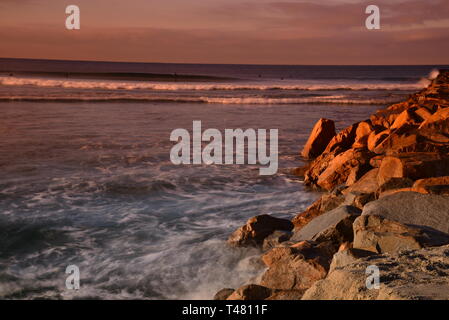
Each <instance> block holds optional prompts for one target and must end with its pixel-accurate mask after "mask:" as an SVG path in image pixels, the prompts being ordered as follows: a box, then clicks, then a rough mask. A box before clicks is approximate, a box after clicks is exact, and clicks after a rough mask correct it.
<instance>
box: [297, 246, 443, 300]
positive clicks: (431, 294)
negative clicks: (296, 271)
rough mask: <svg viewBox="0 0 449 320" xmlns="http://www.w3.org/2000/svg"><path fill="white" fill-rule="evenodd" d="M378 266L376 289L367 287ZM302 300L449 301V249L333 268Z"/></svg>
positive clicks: (376, 257) (376, 258)
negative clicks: (378, 282)
mask: <svg viewBox="0 0 449 320" xmlns="http://www.w3.org/2000/svg"><path fill="white" fill-rule="evenodd" d="M373 265H374V266H377V267H378V268H379V273H380V287H379V289H376V288H371V289H368V288H367V286H366V282H367V277H368V276H369V275H370V274H367V270H369V269H368V267H370V266H373ZM302 299H303V300H432V299H434V300H442V299H444V300H448V299H449V246H443V247H438V248H425V249H421V250H413V251H403V252H400V253H397V254H394V255H378V256H371V257H367V258H363V259H360V260H359V261H357V262H355V263H351V264H348V265H346V266H344V267H342V268H336V269H334V270H333V271H332V272H330V273H329V275H328V276H327V277H326V279H324V280H320V281H317V282H316V283H315V284H314V285H313V286H312V287H311V288H310V289H308V290H307V291H306V292H305V293H304V295H303V297H302Z"/></svg>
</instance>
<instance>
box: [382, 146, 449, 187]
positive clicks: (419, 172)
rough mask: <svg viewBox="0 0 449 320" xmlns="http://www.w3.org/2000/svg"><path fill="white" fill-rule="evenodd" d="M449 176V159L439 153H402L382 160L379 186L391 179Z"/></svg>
mask: <svg viewBox="0 0 449 320" xmlns="http://www.w3.org/2000/svg"><path fill="white" fill-rule="evenodd" d="M446 175H449V157H447V156H444V155H441V154H438V153H429V152H421V153H415V152H411V153H402V154H397V155H395V156H387V157H385V158H384V159H383V160H382V163H381V165H380V168H379V173H378V183H379V185H382V184H384V183H385V182H387V181H388V180H390V179H391V178H410V179H412V180H417V179H422V178H429V177H439V176H446Z"/></svg>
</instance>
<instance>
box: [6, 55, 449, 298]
mask: <svg viewBox="0 0 449 320" xmlns="http://www.w3.org/2000/svg"><path fill="white" fill-rule="evenodd" d="M440 67H444V66H256V65H193V64H140V63H110V62H82V61H79V62H76V61H46V60H20V59H0V112H1V117H0V134H1V137H2V139H1V144H0V173H1V179H0V298H6V299H8V298H9V299H11V298H19V299H35V298H49V299H81V298H89V299H211V298H212V297H213V295H214V293H215V292H216V291H218V290H219V289H221V288H226V287H230V288H236V287H239V286H241V285H243V284H245V283H250V282H251V281H254V279H256V278H257V277H258V276H260V274H261V273H262V272H263V270H264V267H263V265H262V264H261V263H260V261H259V259H258V257H259V251H258V250H257V249H251V248H242V249H231V248H228V247H227V246H226V238H227V237H228V236H229V235H230V234H231V233H232V232H233V231H234V230H235V229H236V228H238V227H239V226H241V225H243V224H244V223H245V221H246V220H247V219H248V218H250V217H252V216H255V215H258V214H272V215H274V216H276V217H281V218H292V217H293V216H294V215H296V214H297V213H299V212H301V211H302V210H304V209H305V208H306V207H307V206H308V205H310V204H311V203H312V202H313V201H314V200H315V199H316V198H317V197H318V196H319V194H318V193H317V192H312V191H310V190H307V189H305V188H304V186H303V185H302V183H301V181H300V180H299V179H298V178H296V177H294V176H292V175H290V173H289V171H290V169H291V168H294V167H297V166H299V165H301V164H302V163H303V161H302V159H301V158H300V156H299V151H300V149H301V147H302V146H303V145H304V143H305V142H306V140H307V138H308V135H309V133H310V130H311V129H312V127H313V125H314V124H315V122H316V121H317V120H318V119H319V118H322V117H324V118H329V119H333V120H335V122H336V126H337V128H338V129H342V128H344V127H346V126H347V125H349V124H352V123H354V122H356V121H360V120H364V119H366V118H367V117H368V115H369V114H370V113H372V112H374V111H375V110H376V109H379V108H382V107H384V106H386V105H388V104H390V103H394V102H396V101H400V100H402V99H404V98H405V97H407V95H409V94H410V93H412V92H415V91H417V90H420V89H421V88H424V87H425V85H426V84H427V83H428V82H427V80H426V79H425V78H426V77H427V75H428V74H429V73H430V72H432V71H433V70H435V69H438V68H440ZM446 68H447V66H446ZM194 120H201V121H202V125H203V128H216V129H218V130H220V131H224V129H237V128H241V129H243V130H245V129H248V128H254V129H258V128H263V129H278V130H279V171H278V173H277V174H276V175H272V176H260V175H259V170H258V165H173V164H172V163H171V161H170V150H171V148H172V146H173V145H174V143H173V142H171V141H170V133H171V132H172V131H173V130H174V129H176V128H185V129H187V130H192V122H193V121H194ZM69 265H76V266H78V267H79V270H80V289H79V290H68V289H67V288H66V283H65V282H66V278H67V276H68V274H66V273H65V270H66V267H67V266H69Z"/></svg>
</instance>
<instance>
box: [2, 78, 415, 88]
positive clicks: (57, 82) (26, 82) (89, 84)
mask: <svg viewBox="0 0 449 320" xmlns="http://www.w3.org/2000/svg"><path fill="white" fill-rule="evenodd" d="M0 84H1V85H4V86H36V87H56V88H58V87H59V88H72V89H106V90H154V91H182V90H189V91H211V90H225V91H229V90H259V91H266V90H307V91H322V90H331V91H332V90H407V91H408V90H416V89H420V88H423V85H422V84H421V83H416V84H413V83H412V84H398V83H355V82H354V83H350V82H348V83H316V82H313V81H310V82H300V83H295V82H288V81H286V82H285V84H283V83H281V82H277V83H272V82H268V83H264V82H235V83H156V82H137V81H135V82H132V81H127V82H121V81H112V80H111V81H100V80H65V79H64V80H61V79H45V78H19V77H0Z"/></svg>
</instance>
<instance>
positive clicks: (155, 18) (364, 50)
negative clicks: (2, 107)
mask: <svg viewBox="0 0 449 320" xmlns="http://www.w3.org/2000/svg"><path fill="white" fill-rule="evenodd" d="M71 4H75V5H78V6H79V7H80V9H81V30H79V31H69V30H66V28H65V19H66V17H67V15H66V14H65V8H66V6H67V5H71ZM369 4H375V5H378V6H379V7H380V10H381V30H367V29H366V28H365V19H366V17H367V16H368V15H367V14H365V8H366V7H367V5H369ZM0 57H11V58H45V59H70V60H102V61H136V62H186V63H251V64H449V1H448V0H374V1H360V0H320V1H318V0H298V1H277V0H127V1H124V0H70V1H62V0H20V1H18V0H0Z"/></svg>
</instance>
